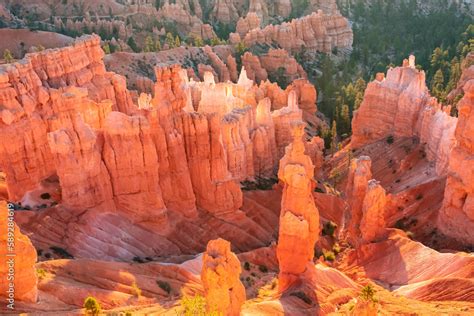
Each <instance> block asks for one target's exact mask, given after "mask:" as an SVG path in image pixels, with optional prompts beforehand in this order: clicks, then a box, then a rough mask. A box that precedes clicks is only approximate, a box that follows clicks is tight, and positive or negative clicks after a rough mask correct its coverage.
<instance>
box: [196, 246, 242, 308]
mask: <svg viewBox="0 0 474 316" xmlns="http://www.w3.org/2000/svg"><path fill="white" fill-rule="evenodd" d="M202 261H203V263H202V272H201V279H202V283H203V286H204V292H205V295H206V301H207V310H208V311H209V312H218V313H219V314H222V315H229V316H234V315H240V310H241V307H242V304H243V303H244V302H245V288H244V286H243V284H242V282H240V279H239V277H240V273H241V267H240V261H239V259H238V258H237V256H236V255H235V254H234V253H233V252H231V251H230V243H229V242H228V241H226V240H223V239H216V240H211V241H209V243H208V244H207V249H206V252H205V253H204V256H203V259H202Z"/></svg>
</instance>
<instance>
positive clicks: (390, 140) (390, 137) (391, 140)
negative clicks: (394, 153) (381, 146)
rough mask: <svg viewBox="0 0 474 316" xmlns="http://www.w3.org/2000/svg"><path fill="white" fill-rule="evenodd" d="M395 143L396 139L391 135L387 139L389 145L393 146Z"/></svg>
mask: <svg viewBox="0 0 474 316" xmlns="http://www.w3.org/2000/svg"><path fill="white" fill-rule="evenodd" d="M394 141H395V139H394V138H393V135H390V136H388V137H387V144H389V145H391V144H393V142H394Z"/></svg>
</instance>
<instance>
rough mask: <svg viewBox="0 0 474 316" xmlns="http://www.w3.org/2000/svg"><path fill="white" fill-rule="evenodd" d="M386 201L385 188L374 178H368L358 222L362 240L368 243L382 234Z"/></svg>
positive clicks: (384, 225) (384, 224)
mask: <svg viewBox="0 0 474 316" xmlns="http://www.w3.org/2000/svg"><path fill="white" fill-rule="evenodd" d="M386 203H387V198H386V193H385V189H384V188H383V187H382V186H381V185H380V184H379V183H377V181H376V180H370V181H369V183H368V185H367V193H366V195H365V197H364V202H363V204H362V220H361V222H360V232H361V237H362V240H363V241H364V242H366V243H368V242H371V241H374V240H376V239H377V238H379V237H381V236H382V234H383V232H384V229H385V227H386V223H385V205H386Z"/></svg>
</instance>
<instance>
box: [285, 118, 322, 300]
mask: <svg viewBox="0 0 474 316" xmlns="http://www.w3.org/2000/svg"><path fill="white" fill-rule="evenodd" d="M292 133H293V142H292V143H291V144H290V145H288V147H286V153H285V156H284V157H283V158H282V159H281V160H280V168H279V170H278V178H279V180H280V181H281V182H282V183H283V185H284V187H283V197H282V201H281V213H280V230H279V235H278V245H277V258H278V263H279V267H280V273H279V276H278V282H279V283H278V286H279V291H280V292H284V291H285V290H287V289H288V288H290V287H291V286H293V285H296V284H298V283H301V282H302V280H301V275H302V274H303V273H304V272H305V271H306V270H307V269H311V268H314V266H312V260H313V257H314V245H315V243H316V241H317V240H318V239H319V211H318V209H317V208H316V205H315V204H314V199H313V196H312V189H313V174H314V166H313V163H312V162H311V158H310V157H308V156H307V155H305V153H304V152H305V148H304V143H303V141H302V137H303V134H304V124H303V123H301V122H299V123H298V122H295V123H293V130H292Z"/></svg>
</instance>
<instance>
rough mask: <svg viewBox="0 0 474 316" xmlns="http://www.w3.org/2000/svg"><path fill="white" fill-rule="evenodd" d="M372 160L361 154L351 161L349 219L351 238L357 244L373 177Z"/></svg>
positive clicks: (347, 191) (348, 187) (348, 194)
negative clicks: (368, 189) (365, 202)
mask: <svg viewBox="0 0 474 316" xmlns="http://www.w3.org/2000/svg"><path fill="white" fill-rule="evenodd" d="M371 167H372V160H371V159H370V157H367V156H361V157H359V158H357V159H354V160H353V161H352V163H351V167H350V170H349V176H348V178H347V188H346V194H347V200H348V202H349V206H350V214H349V215H350V216H349V219H347V224H348V226H349V228H348V232H349V236H348V237H349V240H350V242H351V243H352V244H357V241H358V239H359V237H360V235H361V231H360V222H361V220H362V216H363V211H362V208H363V204H364V198H365V196H366V194H367V188H368V182H369V180H370V179H372V171H371Z"/></svg>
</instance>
